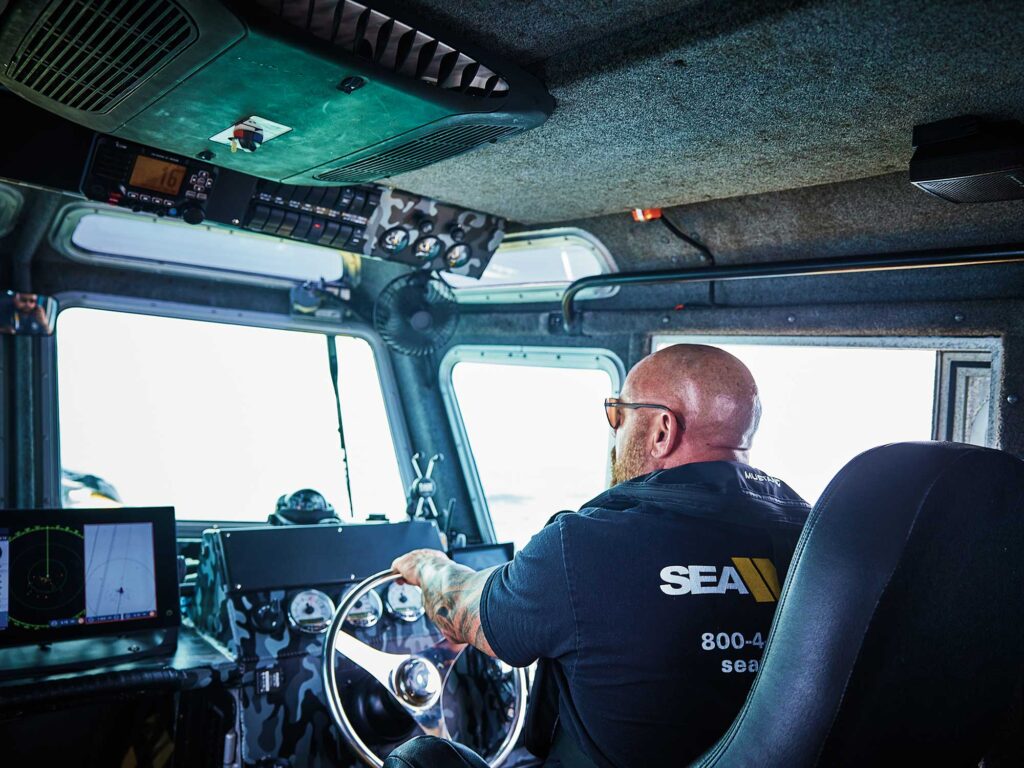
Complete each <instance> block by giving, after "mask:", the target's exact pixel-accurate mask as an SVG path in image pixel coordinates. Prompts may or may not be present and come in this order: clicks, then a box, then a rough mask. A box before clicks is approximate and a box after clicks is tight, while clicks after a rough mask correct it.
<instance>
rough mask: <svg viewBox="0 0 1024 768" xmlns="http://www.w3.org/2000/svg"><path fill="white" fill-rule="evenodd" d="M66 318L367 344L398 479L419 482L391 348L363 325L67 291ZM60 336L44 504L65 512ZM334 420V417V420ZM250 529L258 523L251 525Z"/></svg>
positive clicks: (51, 381) (52, 353)
mask: <svg viewBox="0 0 1024 768" xmlns="http://www.w3.org/2000/svg"><path fill="white" fill-rule="evenodd" d="M55 298H56V299H57V302H58V306H59V307H60V312H63V311H64V310H66V309H76V308H78V309H98V310H105V311H110V312H123V313H126V314H135V315H150V316H154V317H166V318H170V319H178V320H198V321H203V322H216V323H222V324H226V325H240V326H245V327H250V328H267V329H271V330H281V331H300V332H306V333H319V334H320V335H323V336H326V335H328V334H335V335H338V336H352V337H355V338H359V339H362V340H364V341H365V342H367V343H368V344H369V345H370V350H371V351H372V353H373V359H374V363H375V365H376V368H377V378H378V380H379V381H380V388H381V396H382V398H383V400H384V411H385V413H386V415H387V419H388V429H389V431H390V434H391V444H392V446H393V447H394V450H395V459H396V461H397V462H398V475H399V477H400V478H401V481H402V485H403V488H402V493H403V495H404V494H405V492H406V489H407V488H408V487H409V486H410V485H411V483H412V481H413V471H412V465H411V463H410V461H409V457H411V456H412V441H411V440H410V439H409V433H408V430H407V429H406V425H405V413H404V409H403V408H402V400H401V398H400V397H399V394H398V384H397V381H396V379H395V372H394V369H393V368H392V366H391V359H390V357H389V356H388V353H387V346H386V345H385V343H384V340H383V339H382V338H381V337H380V335H379V334H378V333H377V332H376V331H374V330H373V329H372V328H370V327H368V326H365V325H362V324H359V323H344V322H341V323H332V322H325V321H320V320H306V319H304V318H296V317H292V316H290V315H280V314H275V313H272V312H254V311H249V310H236V309H223V308H216V307H200V306H197V305H194V304H183V303H179V302H171V301H158V300H152V299H136V298H132V297H126V296H117V295H114V294H104V293H91V292H81V291H65V292H63V293H58V294H56V296H55ZM59 322H60V313H58V315H57V321H56V323H55V328H56V327H57V324H59ZM56 338H57V337H56V334H55V335H53V336H49V337H47V341H49V342H50V343H49V349H48V353H47V354H45V355H44V356H43V358H42V371H41V374H42V380H43V381H44V382H45V384H44V387H45V389H44V393H43V401H44V402H48V403H49V404H50V405H49V406H48V407H46V408H44V409H43V411H42V429H43V435H42V443H43V451H42V464H43V466H42V473H43V488H42V491H43V501H44V504H45V505H47V506H49V507H54V508H58V507H60V506H61V494H60V474H61V468H62V467H61V457H60V413H59V407H58V405H57V403H58V391H57V344H56ZM330 417H331V418H334V414H333V413H332V414H330ZM189 522H190V523H195V524H197V525H198V524H200V523H209V524H210V525H217V524H222V523H224V522H225V521H220V520H209V521H205V520H204V521H189ZM248 524H249V525H252V524H255V523H248Z"/></svg>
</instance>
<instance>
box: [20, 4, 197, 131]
mask: <svg viewBox="0 0 1024 768" xmlns="http://www.w3.org/2000/svg"><path fill="white" fill-rule="evenodd" d="M196 37H197V32H196V28H195V25H194V24H193V22H192V20H191V19H190V18H189V17H188V15H186V14H185V12H184V11H183V10H182V9H181V8H180V7H179V6H178V5H177V3H175V2H173V1H172V0H147V1H146V2H137V0H58V1H57V2H54V3H53V4H51V5H50V7H49V8H47V10H46V11H45V12H44V13H43V14H42V15H41V16H40V18H39V20H38V21H37V22H36V25H35V27H34V28H33V29H32V31H31V32H30V33H29V34H28V36H27V37H26V40H25V43H24V44H23V45H22V46H21V47H20V48H19V49H18V51H17V52H16V53H15V55H14V58H13V59H12V60H11V63H10V65H9V66H8V68H7V76H8V77H9V78H10V79H11V80H13V81H15V82H17V83H20V84H21V85H23V86H25V87H26V88H30V89H31V90H33V91H35V92H36V93H38V94H39V95H41V96H44V97H46V98H48V99H51V100H53V101H55V102H57V103H58V104H62V105H64V106H65V107H69V108H72V109H77V110H81V111H83V112H106V111H109V110H110V109H111V108H113V107H114V106H116V105H117V104H118V103H119V102H120V101H122V100H123V99H124V98H125V97H126V96H128V95H129V94H130V93H131V92H132V91H134V90H135V89H136V88H137V87H138V86H139V85H141V84H142V83H143V82H145V81H146V80H147V79H148V78H150V77H152V75H153V74H154V73H156V72H157V70H159V69H160V68H161V67H163V66H164V65H165V64H167V62H169V61H170V60H171V59H173V58H174V57H175V56H177V55H178V54H179V53H181V52H182V51H183V50H185V49H186V48H187V47H188V46H189V45H190V44H191V43H192V42H193V41H194V40H195V39H196Z"/></svg>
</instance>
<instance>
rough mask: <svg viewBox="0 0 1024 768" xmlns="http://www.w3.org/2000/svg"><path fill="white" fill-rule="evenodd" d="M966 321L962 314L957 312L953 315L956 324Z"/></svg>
mask: <svg viewBox="0 0 1024 768" xmlns="http://www.w3.org/2000/svg"><path fill="white" fill-rule="evenodd" d="M966 319H967V318H966V317H965V316H964V313H963V312H957V313H956V314H955V315H953V320H955V321H956V322H958V323H962V322H963V321H964V320H966Z"/></svg>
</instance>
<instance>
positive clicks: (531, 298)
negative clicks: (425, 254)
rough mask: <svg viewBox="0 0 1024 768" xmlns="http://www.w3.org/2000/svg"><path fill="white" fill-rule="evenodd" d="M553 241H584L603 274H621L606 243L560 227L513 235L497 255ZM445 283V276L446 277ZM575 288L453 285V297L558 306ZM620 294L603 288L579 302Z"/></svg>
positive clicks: (469, 301) (461, 300)
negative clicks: (564, 296) (554, 303)
mask: <svg viewBox="0 0 1024 768" xmlns="http://www.w3.org/2000/svg"><path fill="white" fill-rule="evenodd" d="M544 240H550V241H552V242H554V241H557V240H562V241H574V240H575V241H580V242H581V243H582V244H585V245H586V247H588V248H589V249H590V250H591V251H592V252H593V254H594V256H595V257H596V259H597V261H598V263H599V264H600V265H601V267H602V268H603V270H604V271H603V272H602V273H601V274H604V275H610V274H614V273H616V272H618V271H619V267H618V265H617V264H616V263H615V259H614V258H613V257H612V255H611V252H610V251H609V250H608V248H607V247H606V246H605V244H604V243H602V242H601V241H600V239H598V237H597V236H596V235H594V234H593V233H592V232H588V231H587V230H585V229H580V228H579V227H556V228H554V229H538V230H531V231H529V232H512V233H510V234H507V235H505V237H504V238H503V239H502V241H501V245H499V246H498V250H497V251H496V252H495V255H497V253H499V252H501V250H502V248H505V249H506V250H508V249H516V248H529V247H531V246H534V245H536V244H537V243H539V242H541V241H544ZM441 277H442V279H444V275H443V274H442V276H441ZM570 285H572V281H568V282H557V283H537V282H533V283H516V284H514V285H504V286H501V285H498V286H487V285H483V286H468V287H459V288H456V287H455V286H454V285H451V286H450V287H451V289H452V293H453V294H454V295H455V300H456V301H457V302H458V303H459V304H531V303H541V302H557V301H561V300H562V296H563V295H564V294H565V292H566V291H567V290H568V288H569V286H570ZM618 292H619V288H618V286H599V287H596V288H590V289H588V290H585V291H582V292H581V293H580V294H579V295H578V296H577V297H576V300H577V301H590V300H592V299H607V298H610V297H612V296H614V295H615V294H617V293H618Z"/></svg>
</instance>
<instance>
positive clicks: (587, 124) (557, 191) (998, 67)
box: [391, 0, 1024, 227]
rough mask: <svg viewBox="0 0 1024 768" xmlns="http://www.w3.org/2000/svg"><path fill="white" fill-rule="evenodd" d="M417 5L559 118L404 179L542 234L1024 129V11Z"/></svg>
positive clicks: (630, 1)
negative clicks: (979, 124) (565, 224)
mask: <svg viewBox="0 0 1024 768" xmlns="http://www.w3.org/2000/svg"><path fill="white" fill-rule="evenodd" d="M403 7H411V8H415V9H416V11H417V12H418V13H419V14H420V15H422V16H424V17H426V18H428V19H430V20H432V21H434V22H436V24H437V26H438V27H439V28H442V29H445V28H446V29H450V30H452V31H454V32H456V33H458V34H459V35H462V36H464V37H465V38H467V39H471V40H474V41H475V42H476V43H477V44H479V45H480V46H481V47H483V48H489V49H491V50H494V51H496V52H499V53H501V54H503V55H505V56H508V57H510V58H511V59H513V60H515V61H517V62H518V63H520V64H522V65H524V66H526V68H527V69H529V70H531V71H532V72H534V73H535V74H537V75H538V76H539V77H540V78H541V79H542V80H543V81H544V83H545V84H546V85H547V87H548V89H549V90H550V92H551V93H552V94H553V95H554V97H555V99H556V100H557V107H556V109H555V112H554V114H553V115H552V117H551V118H550V119H549V120H548V122H547V123H545V124H544V125H542V126H541V127H540V128H538V129H536V130H533V131H529V132H527V133H525V134H523V135H520V136H517V137H515V138H513V139H511V140H509V141H506V142H502V143H499V144H496V145H493V146H489V147H486V148H484V149H480V150H478V151H475V152H471V153H468V154H466V155H462V156H460V157H457V158H453V159H451V160H448V161H445V162H442V163H439V164H437V165H433V166H430V167H427V168H424V169H421V170H418V171H415V172H412V173H407V174H404V175H401V176H396V177H394V178H393V179H391V182H392V183H394V184H395V185H396V186H398V187H402V188H405V189H410V190H413V191H416V192H419V193H423V194H427V195H432V196H434V197H437V198H440V199H442V200H446V201H449V202H452V203H456V204H461V205H465V206H468V207H472V208H477V209H483V210H487V211H490V212H494V213H497V214H501V215H504V216H506V217H508V218H509V219H511V220H513V221H518V222H522V223H524V224H529V225H536V224H542V223H551V222H561V221H566V220H572V219H584V218H588V217H593V216H599V215H602V214H610V213H615V212H621V211H624V210H626V209H628V208H630V207H634V206H644V207H646V206H671V205H685V204H690V203H697V202H701V201H708V200H718V199H721V198H731V197H737V196H742V195H757V194H763V193H769V192H776V191H780V190H790V189H796V188H806V187H813V186H816V185H833V184H836V183H838V182H844V181H849V180H854V179H861V178H866V177H874V176H880V175H885V174H893V173H894V172H898V171H901V170H904V169H905V168H906V166H907V162H908V160H909V158H910V155H911V146H910V136H911V130H912V128H913V126H914V125H915V124H917V123H923V122H928V121H932V120H938V119H942V118H946V117H953V116H956V115H960V114H966V113H976V114H982V115H989V116H994V117H1002V118H1018V119H1020V118H1024V58H1022V57H1021V56H1019V55H1018V53H1017V51H1018V50H1019V44H1020V36H1021V31H1022V30H1024V3H1022V2H1020V1H1019V0H1005V1H989V2H980V1H975V2H971V1H968V0H900V2H891V0H861V1H854V0H846V1H844V0H831V1H816V2H814V1H806V0H805V1H803V2H801V1H799V0H684V1H683V2H680V1H679V0H675V1H672V0H643V1H642V2H641V0H617V1H616V2H607V0H574V1H573V2H569V3H567V2H564V0H533V1H531V2H515V3H507V2H496V1H495V0H462V1H461V2H459V3H451V2H446V1H443V0H407V1H406V3H404V4H403ZM883 186H884V185H883ZM914 192H915V194H919V195H924V193H918V192H916V191H914ZM886 194H890V193H889V192H886ZM890 197H891V195H890ZM946 205H948V204H946ZM1017 210H1019V206H1018V209H1017ZM895 213H898V211H896V212H895ZM893 225H898V222H897V221H891V222H889V223H888V224H884V226H888V227H891V226H893Z"/></svg>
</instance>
